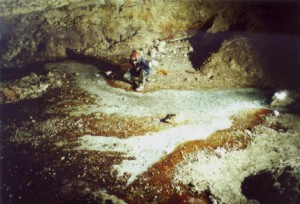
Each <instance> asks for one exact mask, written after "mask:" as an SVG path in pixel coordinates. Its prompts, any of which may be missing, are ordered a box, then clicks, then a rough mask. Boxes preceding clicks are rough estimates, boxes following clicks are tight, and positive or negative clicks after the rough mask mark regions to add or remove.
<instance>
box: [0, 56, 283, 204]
mask: <svg viewBox="0 0 300 204" xmlns="http://www.w3.org/2000/svg"><path fill="white" fill-rule="evenodd" d="M46 69H47V71H48V72H56V73H59V74H60V75H61V76H63V83H62V86H60V87H59V88H55V89H51V90H49V91H47V92H46V93H45V94H43V95H42V96H41V97H38V98H35V99H27V100H23V101H20V102H17V103H12V104H6V105H2V108H1V111H2V113H1V114H2V124H1V125H2V129H3V131H2V137H1V172H2V173H1V179H2V180H1V184H2V185H1V197H2V202H3V203H32V204H33V203H123V202H126V203H211V202H212V200H211V195H212V192H210V190H209V189H207V190H205V191H202V192H198V191H194V190H193V187H194V184H193V183H192V182H191V183H190V185H184V184H178V183H174V181H173V178H174V174H175V168H176V166H177V165H178V164H179V163H180V162H182V161H183V160H184V159H185V158H186V157H187V156H188V155H190V154H192V153H195V152H199V151H202V152H206V153H207V154H210V153H214V152H215V151H216V150H220V149H223V150H225V151H229V152H230V151H232V150H235V151H236V150H243V149H245V148H247V147H248V145H249V144H250V143H251V142H252V141H253V138H254V137H253V136H252V135H251V133H252V131H253V129H254V128H255V127H258V126H261V125H262V124H263V122H264V121H265V118H266V117H268V116H271V115H272V111H273V110H272V109H270V107H269V106H268V105H267V103H266V100H267V99H266V96H265V94H264V92H263V91H261V90H256V89H225V90H219V89H209V90H196V89H192V90H176V89H174V90H166V89H165V90H152V91H147V90H146V91H145V92H142V93H137V92H134V91H132V90H131V86H130V85H129V84H128V83H126V82H122V81H118V80H114V79H105V78H104V77H102V75H101V74H100V75H99V70H98V69H97V68H96V67H93V66H91V65H85V64H81V63H78V62H74V61H65V62H60V63H49V64H48V65H46ZM158 77H161V76H158ZM150 83H154V82H150ZM170 115H171V116H173V118H170V120H166V116H170ZM168 119H169V118H168ZM269 128H271V129H273V130H274V131H277V132H285V131H287V128H286V126H285V125H282V124H280V123H276V124H272V125H270V127H269ZM191 171H192V170H191ZM195 171H197V169H195Z"/></svg>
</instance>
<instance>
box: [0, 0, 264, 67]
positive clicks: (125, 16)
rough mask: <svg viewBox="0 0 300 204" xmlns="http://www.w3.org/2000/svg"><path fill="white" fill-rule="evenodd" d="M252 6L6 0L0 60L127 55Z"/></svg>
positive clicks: (223, 26) (221, 24)
mask: <svg viewBox="0 0 300 204" xmlns="http://www.w3.org/2000/svg"><path fill="white" fill-rule="evenodd" d="M248 7H249V5H247V6H245V5H244V4H241V3H238V2H235V3H230V2H229V3H228V2H223V1H220V2H218V1H192V0H191V1H189V0H188V1H171V0H166V1H161V0H150V1H145V0H88V1H80V0H51V1H28V0H3V1H1V2H0V11H1V12H0V22H1V25H0V26H1V29H0V30H1V33H0V35H1V44H0V45H1V46H0V47H1V50H0V51H1V59H0V66H1V67H15V66H23V65H24V63H30V62H34V61H39V60H49V59H56V58H61V57H66V55H67V52H66V50H67V49H70V50H73V51H76V52H79V53H82V54H85V55H94V56H104V57H105V56H108V55H111V56H116V55H122V54H123V53H126V52H129V50H131V49H132V48H143V47H147V46H151V45H152V42H153V40H154V39H164V40H165V39H172V40H174V39H175V40H176V39H180V38H186V37H190V36H192V35H193V34H195V32H196V31H197V30H198V29H199V28H202V27H203V26H206V27H207V24H210V23H212V25H210V27H209V28H208V27H207V28H206V29H208V32H220V31H226V30H228V29H229V28H230V26H231V25H232V24H236V23H237V22H238V17H239V16H240V14H241V13H242V12H245V9H247V8H248ZM255 26H256V25H255ZM255 26H253V25H252V27H251V29H253V27H255ZM259 26H261V25H259ZM256 27H257V26H256Z"/></svg>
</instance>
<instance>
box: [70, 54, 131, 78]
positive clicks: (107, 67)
mask: <svg viewBox="0 0 300 204" xmlns="http://www.w3.org/2000/svg"><path fill="white" fill-rule="evenodd" d="M67 56H68V59H71V60H75V61H77V62H80V63H84V64H91V65H93V66H95V67H97V68H98V69H99V71H100V74H101V75H103V77H104V78H106V79H116V80H121V81H124V80H123V75H124V72H125V71H126V70H123V69H122V67H123V66H122V65H123V64H124V63H125V60H119V62H118V63H116V62H113V61H111V60H108V59H104V58H98V57H93V56H86V55H83V54H80V53H76V52H74V51H73V50H70V49H67ZM126 62H127V61H126Z"/></svg>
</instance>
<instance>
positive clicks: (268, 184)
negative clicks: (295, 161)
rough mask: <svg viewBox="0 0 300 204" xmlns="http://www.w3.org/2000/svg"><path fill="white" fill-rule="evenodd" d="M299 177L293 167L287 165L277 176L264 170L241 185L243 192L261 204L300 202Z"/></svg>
mask: <svg viewBox="0 0 300 204" xmlns="http://www.w3.org/2000/svg"><path fill="white" fill-rule="evenodd" d="M298 177H299V175H296V174H295V172H294V171H293V169H292V168H291V167H286V168H285V169H284V170H283V172H282V174H281V175H280V176H279V177H277V178H276V176H275V175H274V174H272V172H270V171H264V172H261V173H258V174H257V175H253V176H249V177H247V178H245V179H244V181H243V183H242V186H241V188H242V193H243V194H244V195H245V196H246V197H247V198H248V199H251V200H253V199H254V200H258V201H259V203H261V204H269V203H273V204H281V203H299V201H300V193H299V192H298V191H297V189H299V187H300V182H299V181H298Z"/></svg>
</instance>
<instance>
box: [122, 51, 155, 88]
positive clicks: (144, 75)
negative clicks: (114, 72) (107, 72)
mask: <svg viewBox="0 0 300 204" xmlns="http://www.w3.org/2000/svg"><path fill="white" fill-rule="evenodd" d="M130 64H131V66H132V67H131V68H130V69H129V70H128V71H127V72H125V74H124V76H123V77H124V79H125V80H127V81H130V82H132V83H133V86H134V87H133V88H134V89H135V90H136V91H143V90H144V84H145V82H146V80H147V79H148V77H149V75H150V67H149V64H148V62H147V61H146V60H145V59H144V58H142V56H141V54H140V52H138V51H136V50H133V51H132V53H131V55H130Z"/></svg>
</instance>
